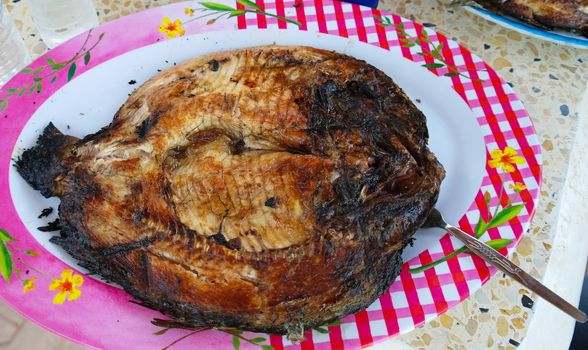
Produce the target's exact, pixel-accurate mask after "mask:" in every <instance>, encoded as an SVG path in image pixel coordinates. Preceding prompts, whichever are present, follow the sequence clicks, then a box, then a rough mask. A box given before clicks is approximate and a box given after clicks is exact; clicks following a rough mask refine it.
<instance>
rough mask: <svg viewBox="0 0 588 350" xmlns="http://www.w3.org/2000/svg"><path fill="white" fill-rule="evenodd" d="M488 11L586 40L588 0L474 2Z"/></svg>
mask: <svg viewBox="0 0 588 350" xmlns="http://www.w3.org/2000/svg"><path fill="white" fill-rule="evenodd" d="M475 2H477V3H479V4H480V5H482V6H483V7H484V8H486V9H488V10H489V11H493V12H495V13H498V14H504V15H508V16H513V17H516V18H519V19H521V20H523V21H525V22H528V23H530V24H532V25H535V26H537V27H540V28H546V29H554V28H556V29H562V30H567V31H571V32H574V33H577V34H579V35H582V36H584V37H587V38H588V0H531V1H529V0H506V1H505V0H475Z"/></svg>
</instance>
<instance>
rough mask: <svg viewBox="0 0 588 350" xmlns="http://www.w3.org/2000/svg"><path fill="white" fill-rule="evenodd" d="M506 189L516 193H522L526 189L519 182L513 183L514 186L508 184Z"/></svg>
mask: <svg viewBox="0 0 588 350" xmlns="http://www.w3.org/2000/svg"><path fill="white" fill-rule="evenodd" d="M508 187H510V188H511V189H512V190H514V191H515V192H516V193H519V192H521V191H524V190H526V189H527V186H525V185H523V184H522V183H520V182H515V183H514V184H510V185H508Z"/></svg>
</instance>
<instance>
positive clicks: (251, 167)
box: [19, 46, 444, 341]
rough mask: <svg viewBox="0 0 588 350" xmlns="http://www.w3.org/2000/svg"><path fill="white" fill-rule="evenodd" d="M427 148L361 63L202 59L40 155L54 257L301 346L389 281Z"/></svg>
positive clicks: (323, 58) (431, 172)
mask: <svg viewBox="0 0 588 350" xmlns="http://www.w3.org/2000/svg"><path fill="white" fill-rule="evenodd" d="M211 62H212V63H211ZM214 62H216V63H214ZM208 116H211V117H208ZM56 138H57V136H56ZM427 139H428V133H427V128H426V120H425V116H424V115H423V114H422V113H421V112H420V111H419V110H418V109H417V108H416V107H415V106H414V104H413V103H412V102H411V101H410V100H409V99H408V97H407V96H406V95H405V94H404V92H403V91H402V90H401V89H400V88H399V87H398V86H396V85H395V84H394V83H393V82H392V80H391V79H390V78H389V77H387V76H386V75H385V74H384V73H382V72H381V71H379V70H377V69H376V68H374V67H372V66H370V65H368V64H367V63H365V62H363V61H359V60H356V59H354V58H351V57H348V56H345V55H341V54H338V53H334V52H328V51H324V50H317V49H312V48H303V47H276V46H270V47H263V48H254V49H250V50H240V51H235V52H228V53H219V54H215V55H210V56H207V57H200V58H197V59H194V60H191V61H188V62H186V63H184V64H181V65H178V66H177V67H174V68H173V69H171V70H169V71H166V72H162V73H161V75H160V76H158V77H156V78H154V79H152V80H151V81H149V82H147V83H146V84H145V85H143V86H142V87H141V88H139V89H138V90H137V91H136V92H135V93H134V94H133V95H132V96H131V97H130V98H129V100H128V101H127V102H126V103H125V104H124V105H123V107H122V108H121V109H120V110H119V112H117V114H116V116H115V120H114V121H113V123H111V124H110V125H109V126H107V127H106V128H104V129H103V130H101V131H100V132H98V133H96V134H94V135H92V136H89V137H86V138H84V139H83V140H81V141H79V142H77V143H76V144H75V145H73V146H71V147H72V150H71V151H70V152H66V153H63V152H61V153H59V152H57V154H55V155H53V156H54V157H55V158H56V160H55V161H53V162H51V163H50V164H49V165H48V166H50V167H51V166H52V167H55V169H51V171H53V172H52V173H51V174H53V175H56V176H57V177H56V178H53V179H54V180H56V181H55V182H57V187H59V191H54V190H53V191H50V192H49V193H58V194H59V196H60V198H61V206H60V207H59V216H60V224H61V225H62V230H61V234H60V236H59V237H55V238H53V239H52V241H53V242H54V243H56V244H59V245H61V246H62V247H63V248H64V249H65V250H66V251H67V252H68V253H69V254H71V255H72V256H73V257H75V258H76V259H78V260H79V261H80V265H82V266H84V267H86V268H87V269H89V270H90V271H92V272H93V273H97V274H100V275H102V276H103V277H105V278H106V279H108V280H111V281H113V282H116V283H118V284H120V285H121V286H123V288H124V289H125V290H126V291H128V292H129V293H130V294H131V295H132V296H133V297H135V298H136V299H138V300H139V301H141V302H142V304H144V305H147V306H149V307H151V308H153V309H156V310H159V311H161V312H163V313H165V314H166V315H168V316H170V317H173V318H174V319H175V320H177V321H178V322H180V323H182V324H183V325H191V326H195V327H203V326H206V327H235V328H240V329H247V330H251V331H260V332H269V333H277V334H288V335H289V337H290V338H291V339H293V340H297V341H299V340H300V339H301V336H302V334H301V330H302V329H304V328H306V329H308V328H312V327H315V326H319V325H322V324H325V323H328V322H330V321H333V320H335V319H339V318H341V317H343V316H345V315H348V314H350V313H353V312H357V311H359V310H361V309H364V308H365V307H367V306H368V305H370V304H371V303H372V302H373V301H374V300H375V299H376V298H377V297H378V296H379V295H381V294H382V293H383V292H385V290H386V289H387V288H388V287H389V286H390V284H391V283H392V282H393V281H394V279H395V278H396V277H397V276H398V274H399V273H400V270H401V268H402V259H401V254H402V250H403V249H404V247H405V246H406V245H407V244H409V243H410V242H411V240H412V235H413V234H414V232H415V231H416V230H417V228H418V227H420V226H421V225H422V223H423V222H424V220H425V218H426V217H427V215H428V213H429V211H430V210H431V208H432V207H433V206H434V204H435V202H436V200H437V197H438V195H439V188H440V184H441V181H442V179H443V177H444V171H443V168H442V166H441V165H440V164H439V162H438V161H437V160H436V159H435V157H434V155H433V154H432V153H431V152H430V151H429V149H428V147H427ZM41 145H48V146H51V145H52V143H48V142H46V141H43V140H40V141H39V146H37V147H41ZM62 148H63V147H53V148H49V151H51V150H61V149H62ZM27 152H31V153H30V154H38V153H40V151H39V150H36V149H33V150H31V151H27ZM25 153H26V152H25ZM34 160H35V158H34V157H29V156H27V157H23V158H22V159H21V160H20V165H19V166H20V167H21V168H22V169H29V168H31V167H33V165H34V163H33V162H34ZM25 173H26V171H25ZM53 175H51V176H53ZM25 178H26V179H27V181H29V178H27V177H25ZM33 179H34V178H33ZM29 182H31V184H32V185H33V186H35V187H36V188H40V187H39V186H38V185H37V182H38V181H37V182H32V181H29Z"/></svg>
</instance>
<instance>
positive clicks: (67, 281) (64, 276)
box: [49, 269, 84, 304]
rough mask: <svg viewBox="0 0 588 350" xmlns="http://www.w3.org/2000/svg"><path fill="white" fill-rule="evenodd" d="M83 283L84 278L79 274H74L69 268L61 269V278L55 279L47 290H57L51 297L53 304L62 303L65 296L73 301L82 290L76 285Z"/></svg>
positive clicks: (79, 285)
mask: <svg viewBox="0 0 588 350" xmlns="http://www.w3.org/2000/svg"><path fill="white" fill-rule="evenodd" d="M82 284H84V278H83V277H82V276H80V275H74V274H73V271H72V270H70V269H67V270H63V272H62V273H61V279H55V280H54V281H53V282H52V283H51V285H50V286H49V290H59V292H57V294H56V295H55V298H53V304H63V302H64V301H65V298H67V300H69V301H74V300H76V299H77V298H79V297H80V296H81V295H82V291H81V290H79V289H77V288H76V287H81V286H82Z"/></svg>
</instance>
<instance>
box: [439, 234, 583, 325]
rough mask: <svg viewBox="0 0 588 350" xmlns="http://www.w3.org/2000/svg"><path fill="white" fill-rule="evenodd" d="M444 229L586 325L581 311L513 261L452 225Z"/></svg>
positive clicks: (483, 257)
mask: <svg viewBox="0 0 588 350" xmlns="http://www.w3.org/2000/svg"><path fill="white" fill-rule="evenodd" d="M444 229H446V230H448V231H449V232H450V233H451V234H453V235H454V236H455V237H457V238H458V239H459V240H460V241H462V242H463V243H464V244H465V245H466V247H468V249H469V250H471V251H472V252H474V253H475V254H476V255H478V256H480V257H481V258H482V259H484V260H486V261H487V262H489V263H490V264H492V265H494V266H495V267H496V268H498V269H499V270H500V271H502V272H504V273H505V274H507V275H509V276H510V277H512V278H513V279H514V280H516V281H518V282H519V283H520V284H522V285H523V286H525V287H527V288H529V289H530V290H532V291H533V292H535V293H537V295H539V296H540V297H542V298H543V299H545V300H547V301H548V302H550V303H551V304H553V305H554V306H555V307H557V308H559V309H560V310H562V311H563V312H565V313H567V314H568V315H570V316H572V317H573V318H575V319H576V320H577V321H578V322H581V323H584V322H586V320H588V318H587V317H586V314H585V313H584V312H582V311H581V310H579V309H578V308H577V307H575V306H574V305H572V304H570V303H568V302H567V301H565V300H564V299H563V298H562V297H560V296H559V295H557V294H555V293H554V292H553V291H552V290H551V289H549V288H547V287H545V286H544V285H543V284H542V283H541V282H539V281H537V280H536V279H535V278H534V277H533V276H531V275H529V274H528V273H526V272H525V271H523V270H521V268H520V267H518V266H517V265H515V264H514V263H513V262H512V261H510V260H508V259H507V258H505V257H504V256H503V255H502V254H500V253H499V252H497V251H496V250H494V249H492V248H491V247H490V246H488V245H487V244H486V243H484V242H482V241H480V240H478V239H477V238H475V237H472V236H470V235H468V234H467V233H465V232H464V231H462V230H460V229H459V228H457V227H455V226H451V225H448V224H447V225H446V226H445V227H444Z"/></svg>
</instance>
